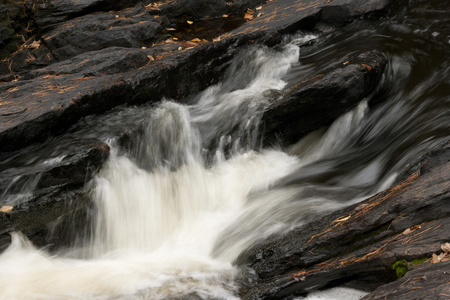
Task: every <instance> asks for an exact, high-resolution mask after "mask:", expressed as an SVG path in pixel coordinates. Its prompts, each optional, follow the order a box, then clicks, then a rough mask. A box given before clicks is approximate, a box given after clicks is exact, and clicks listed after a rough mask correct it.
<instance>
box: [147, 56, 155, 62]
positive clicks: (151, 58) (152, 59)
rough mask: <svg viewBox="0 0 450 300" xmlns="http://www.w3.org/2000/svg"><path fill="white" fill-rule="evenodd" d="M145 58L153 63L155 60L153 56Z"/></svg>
mask: <svg viewBox="0 0 450 300" xmlns="http://www.w3.org/2000/svg"><path fill="white" fill-rule="evenodd" d="M147 57H148V59H149V60H150V61H154V60H155V58H154V57H153V56H151V55H147Z"/></svg>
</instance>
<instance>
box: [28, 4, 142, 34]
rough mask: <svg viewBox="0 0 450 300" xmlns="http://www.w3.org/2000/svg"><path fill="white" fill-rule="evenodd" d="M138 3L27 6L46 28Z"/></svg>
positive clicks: (38, 23) (40, 26)
mask: <svg viewBox="0 0 450 300" xmlns="http://www.w3.org/2000/svg"><path fill="white" fill-rule="evenodd" d="M136 3H138V1H137V0H125V1H114V0H84V1H71V0H56V1H51V0H26V2H25V5H26V7H27V8H28V9H29V10H30V11H31V12H32V13H33V18H34V20H35V22H36V24H37V26H38V27H39V28H45V27H47V26H54V25H55V24H58V23H61V22H64V21H67V20H70V19H73V18H76V17H79V16H83V15H87V14H89V13H93V12H99V11H110V10H121V9H124V8H128V7H131V6H134V5H135V4H136Z"/></svg>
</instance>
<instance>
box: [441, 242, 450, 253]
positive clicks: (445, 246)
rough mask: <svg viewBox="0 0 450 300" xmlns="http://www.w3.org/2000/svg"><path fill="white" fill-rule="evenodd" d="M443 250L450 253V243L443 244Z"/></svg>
mask: <svg viewBox="0 0 450 300" xmlns="http://www.w3.org/2000/svg"><path fill="white" fill-rule="evenodd" d="M441 249H442V251H444V252H445V253H447V254H450V243H445V244H442V245H441Z"/></svg>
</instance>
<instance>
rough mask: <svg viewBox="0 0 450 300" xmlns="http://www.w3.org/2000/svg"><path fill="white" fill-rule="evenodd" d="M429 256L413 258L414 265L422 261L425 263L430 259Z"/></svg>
mask: <svg viewBox="0 0 450 300" xmlns="http://www.w3.org/2000/svg"><path fill="white" fill-rule="evenodd" d="M428 259H429V258H428V257H422V258H415V259H413V260H412V263H413V265H419V264H421V263H424V262H426V261H427V260H428Z"/></svg>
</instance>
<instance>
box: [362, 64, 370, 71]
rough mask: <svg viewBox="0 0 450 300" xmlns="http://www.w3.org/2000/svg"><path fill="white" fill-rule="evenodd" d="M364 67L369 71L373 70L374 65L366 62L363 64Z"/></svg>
mask: <svg viewBox="0 0 450 300" xmlns="http://www.w3.org/2000/svg"><path fill="white" fill-rule="evenodd" d="M362 66H363V67H365V68H366V69H367V70H368V71H369V72H370V71H372V67H371V66H369V65H366V64H362Z"/></svg>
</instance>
